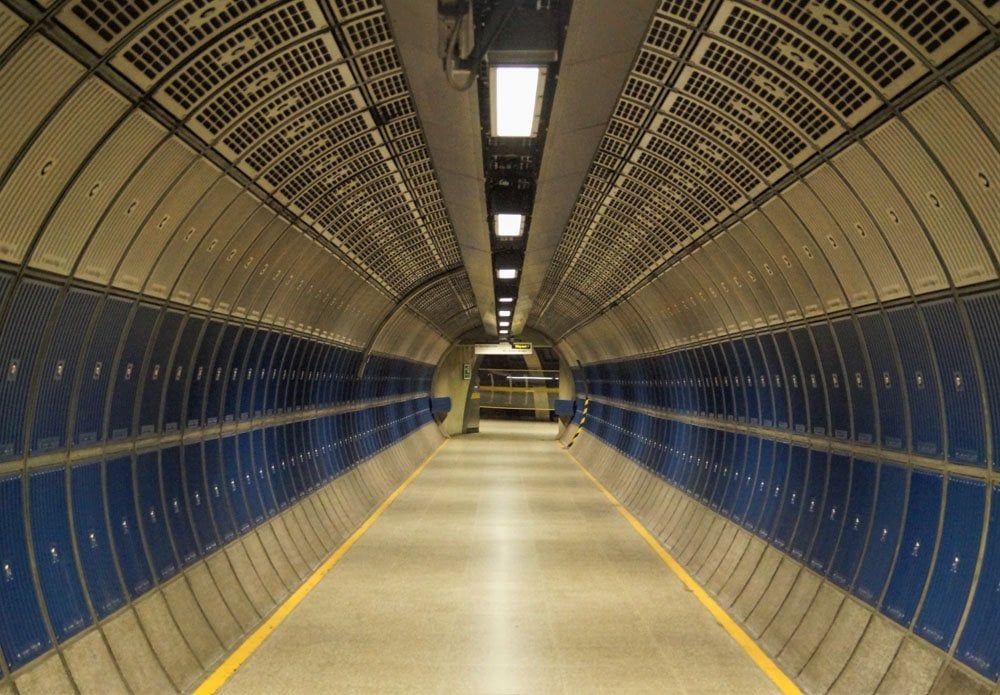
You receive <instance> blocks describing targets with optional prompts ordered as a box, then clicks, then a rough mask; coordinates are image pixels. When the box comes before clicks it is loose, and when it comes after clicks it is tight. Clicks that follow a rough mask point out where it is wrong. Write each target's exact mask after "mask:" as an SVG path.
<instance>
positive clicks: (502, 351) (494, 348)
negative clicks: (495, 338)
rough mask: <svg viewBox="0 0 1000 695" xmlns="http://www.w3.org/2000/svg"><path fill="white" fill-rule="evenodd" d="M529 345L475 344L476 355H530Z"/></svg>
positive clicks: (530, 348) (530, 347) (530, 346)
mask: <svg viewBox="0 0 1000 695" xmlns="http://www.w3.org/2000/svg"><path fill="white" fill-rule="evenodd" d="M531 352H532V345H531V343H513V344H512V343H476V354H477V355H530V354H531Z"/></svg>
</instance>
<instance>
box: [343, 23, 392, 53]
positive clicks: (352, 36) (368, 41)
mask: <svg viewBox="0 0 1000 695" xmlns="http://www.w3.org/2000/svg"><path fill="white" fill-rule="evenodd" d="M344 35H345V36H346V37H347V42H348V44H349V45H350V51H351V53H361V52H362V51H366V50H368V49H370V48H375V47H377V46H385V45H387V44H389V43H390V42H391V40H392V37H391V34H390V33H389V22H388V21H386V17H385V15H384V14H378V15H374V16H371V17H365V18H364V19H359V20H358V21H356V22H351V23H349V24H345V25H344Z"/></svg>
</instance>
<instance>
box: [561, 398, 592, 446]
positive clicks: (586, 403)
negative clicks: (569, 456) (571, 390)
mask: <svg viewBox="0 0 1000 695" xmlns="http://www.w3.org/2000/svg"><path fill="white" fill-rule="evenodd" d="M589 408H590V399H589V398H585V399H584V400H583V415H582V416H581V417H580V425H579V427H577V428H576V433H575V434H574V435H573V438H572V439H570V440H569V444H567V445H566V448H567V449H569V448H570V447H571V446H573V444H575V443H576V438H577V437H579V436H580V433H581V432H583V423H585V422H586V421H587V410H588V409H589Z"/></svg>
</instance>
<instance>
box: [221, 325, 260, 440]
mask: <svg viewBox="0 0 1000 695" xmlns="http://www.w3.org/2000/svg"><path fill="white" fill-rule="evenodd" d="M254 333H255V331H254V329H252V328H244V329H243V330H242V331H240V336H239V338H238V339H237V341H236V346H235V348H234V349H233V354H232V358H231V359H230V362H229V368H228V369H227V370H226V394H225V398H224V399H223V406H222V419H223V421H224V422H232V421H233V420H235V419H236V418H237V416H238V414H239V413H238V410H239V404H240V400H239V399H240V388H241V387H242V386H243V384H244V383H245V382H246V375H247V371H246V370H247V361H248V360H249V359H250V351H251V345H252V344H253V339H254Z"/></svg>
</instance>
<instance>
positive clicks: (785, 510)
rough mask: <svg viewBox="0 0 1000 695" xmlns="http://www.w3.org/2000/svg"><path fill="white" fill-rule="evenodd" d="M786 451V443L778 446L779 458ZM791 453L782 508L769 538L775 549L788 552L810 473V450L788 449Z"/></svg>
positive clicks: (782, 492) (798, 447) (782, 491)
mask: <svg viewBox="0 0 1000 695" xmlns="http://www.w3.org/2000/svg"><path fill="white" fill-rule="evenodd" d="M785 449H786V445H785V444H784V443H781V444H778V456H779V457H780V456H782V455H783V454H782V451H783V450H785ZM787 451H788V452H789V459H788V475H787V476H786V477H785V486H784V488H783V489H782V490H781V507H780V508H779V510H778V516H777V520H776V523H775V525H774V529H773V531H772V532H771V535H770V536H769V538H770V539H771V543H773V544H774V547H776V548H778V549H779V550H785V551H787V550H788V544H789V543H790V542H791V540H792V534H793V533H794V532H795V525H796V523H798V520H799V512H801V511H802V505H803V495H804V493H805V486H806V477H807V474H808V471H809V450H808V449H804V448H802V447H800V446H792V447H787Z"/></svg>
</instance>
